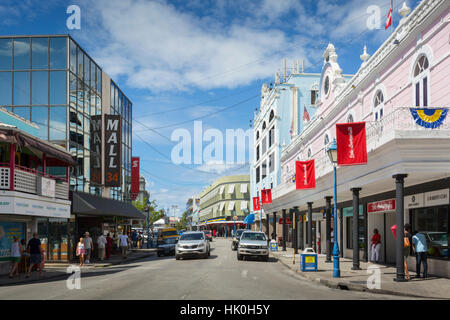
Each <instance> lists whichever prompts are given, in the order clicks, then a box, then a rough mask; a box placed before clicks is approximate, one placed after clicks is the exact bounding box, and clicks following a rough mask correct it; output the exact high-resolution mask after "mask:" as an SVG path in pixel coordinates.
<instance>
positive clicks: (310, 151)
mask: <svg viewBox="0 0 450 320" xmlns="http://www.w3.org/2000/svg"><path fill="white" fill-rule="evenodd" d="M311 157H312V150H311V148H309V149H308V159H311Z"/></svg>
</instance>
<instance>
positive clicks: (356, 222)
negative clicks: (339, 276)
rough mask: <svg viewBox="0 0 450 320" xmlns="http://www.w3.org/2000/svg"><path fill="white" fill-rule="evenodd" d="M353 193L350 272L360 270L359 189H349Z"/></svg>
mask: <svg viewBox="0 0 450 320" xmlns="http://www.w3.org/2000/svg"><path fill="white" fill-rule="evenodd" d="M350 190H351V191H352V192H353V234H352V235H353V267H352V270H361V268H360V267H359V191H361V188H352V189H350Z"/></svg>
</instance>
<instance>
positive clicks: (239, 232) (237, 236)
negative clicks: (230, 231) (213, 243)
mask: <svg viewBox="0 0 450 320" xmlns="http://www.w3.org/2000/svg"><path fill="white" fill-rule="evenodd" d="M244 231H245V230H244V229H240V230H238V231H236V238H239V237H240V236H241V235H242V233H243V232H244Z"/></svg>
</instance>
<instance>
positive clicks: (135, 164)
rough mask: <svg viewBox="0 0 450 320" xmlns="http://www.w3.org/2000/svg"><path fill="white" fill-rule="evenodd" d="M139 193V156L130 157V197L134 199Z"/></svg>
mask: <svg viewBox="0 0 450 320" xmlns="http://www.w3.org/2000/svg"><path fill="white" fill-rule="evenodd" d="M138 194H139V157H132V158H131V199H132V200H135V199H136V198H137V196H138Z"/></svg>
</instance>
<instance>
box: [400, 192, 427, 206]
mask: <svg viewBox="0 0 450 320" xmlns="http://www.w3.org/2000/svg"><path fill="white" fill-rule="evenodd" d="M424 199H425V193H417V194H413V195H411V196H406V197H405V198H404V203H405V209H413V208H421V207H423V206H424V205H425V201H424Z"/></svg>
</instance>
